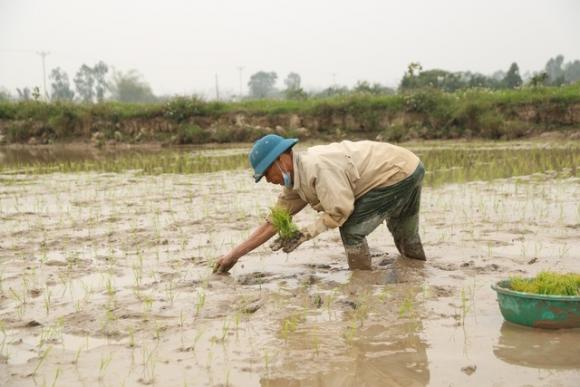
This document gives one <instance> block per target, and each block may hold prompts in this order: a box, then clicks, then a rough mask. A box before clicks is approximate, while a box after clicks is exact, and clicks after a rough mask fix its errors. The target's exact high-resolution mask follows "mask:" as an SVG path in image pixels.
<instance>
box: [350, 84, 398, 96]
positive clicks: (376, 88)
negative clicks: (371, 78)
mask: <svg viewBox="0 0 580 387" xmlns="http://www.w3.org/2000/svg"><path fill="white" fill-rule="evenodd" d="M352 91H353V92H355V93H358V94H372V95H391V94H394V90H393V89H391V88H389V87H386V86H383V85H381V84H380V83H378V82H375V83H373V84H372V85H371V84H370V83H369V82H368V81H358V82H357V83H356V85H355V86H354V88H353V90H352Z"/></svg>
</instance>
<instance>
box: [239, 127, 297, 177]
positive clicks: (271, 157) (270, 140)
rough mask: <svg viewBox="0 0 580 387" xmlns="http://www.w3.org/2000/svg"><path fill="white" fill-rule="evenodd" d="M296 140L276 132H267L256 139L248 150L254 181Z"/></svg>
mask: <svg viewBox="0 0 580 387" xmlns="http://www.w3.org/2000/svg"><path fill="white" fill-rule="evenodd" d="M297 142H298V139H297V138H284V137H281V136H278V135H276V134H268V135H266V136H264V137H262V138H261V139H259V140H258V141H256V142H255V143H254V146H253V147H252V150H251V151H250V164H251V165H252V168H254V179H256V183H257V182H259V181H260V179H261V178H262V176H264V173H265V172H266V170H267V169H268V168H270V165H272V164H273V163H274V161H276V159H277V158H278V157H280V155H281V154H282V153H284V152H286V151H287V150H288V149H290V148H292V147H293V146H294V145H295V144H296V143H297Z"/></svg>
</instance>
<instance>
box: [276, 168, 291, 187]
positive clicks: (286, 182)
mask: <svg viewBox="0 0 580 387" xmlns="http://www.w3.org/2000/svg"><path fill="white" fill-rule="evenodd" d="M276 166H277V167H278V169H279V170H280V172H282V178H283V179H284V187H286V188H292V176H290V173H288V172H285V171H283V170H282V168H280V165H278V162H276Z"/></svg>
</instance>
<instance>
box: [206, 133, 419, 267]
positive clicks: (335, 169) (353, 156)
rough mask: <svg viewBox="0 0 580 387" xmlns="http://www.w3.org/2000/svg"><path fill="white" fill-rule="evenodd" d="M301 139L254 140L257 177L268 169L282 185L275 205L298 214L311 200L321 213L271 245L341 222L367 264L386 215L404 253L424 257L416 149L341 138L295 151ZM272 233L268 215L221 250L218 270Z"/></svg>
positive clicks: (351, 251)
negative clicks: (372, 235) (293, 234)
mask: <svg viewBox="0 0 580 387" xmlns="http://www.w3.org/2000/svg"><path fill="white" fill-rule="evenodd" d="M297 142H298V140H297V139H290V138H283V137H280V136H277V135H275V134H269V135H267V136H264V137H262V138H261V139H259V140H258V141H256V142H255V143H254V146H253V147H252V150H251V152H250V163H251V165H252V168H253V169H254V179H255V180H256V183H257V182H258V181H260V179H261V178H262V177H264V176H265V177H266V181H267V182H268V183H271V184H278V185H281V186H283V187H284V188H283V191H282V192H281V193H280V195H279V197H278V202H277V204H276V205H277V206H281V207H284V208H286V209H287V210H288V211H289V212H290V214H291V215H294V214H296V213H298V212H299V211H300V210H302V209H303V208H304V207H305V206H306V204H310V205H311V206H312V208H314V209H315V210H316V211H318V212H320V213H321V214H320V216H319V217H318V219H316V221H315V222H314V223H312V224H310V225H308V226H306V227H304V228H303V229H301V230H300V232H299V237H297V238H293V239H291V240H289V241H281V240H280V239H278V240H276V241H274V243H273V244H272V245H271V247H272V249H273V250H278V249H280V248H281V249H282V250H283V251H284V252H286V253H289V252H291V251H294V250H295V249H296V248H297V247H298V246H299V245H301V244H302V243H304V242H306V241H308V240H310V239H312V238H314V237H316V236H317V235H318V234H320V233H321V232H323V231H326V230H328V229H332V228H336V227H338V228H339V230H340V236H341V238H342V242H343V244H344V248H345V251H346V256H347V258H348V266H349V268H350V269H351V270H355V269H360V270H370V269H371V257H370V254H369V248H368V245H367V241H366V236H367V235H368V234H370V233H371V232H372V231H373V230H374V229H375V228H377V226H378V225H380V224H381V223H382V222H383V221H384V222H386V224H387V227H388V228H389V231H390V232H391V234H392V235H393V237H394V240H395V246H396V247H397V249H398V250H399V252H400V253H401V255H403V256H405V257H407V258H413V259H419V260H425V253H424V251H423V246H422V244H421V239H420V238H419V233H418V231H419V205H420V199H421V183H422V181H423V175H424V174H425V169H424V168H423V164H422V163H421V161H420V160H419V158H418V157H417V156H415V154H413V153H412V152H411V151H409V150H407V149H404V148H401V147H398V146H396V145H391V144H388V143H382V142H374V141H358V142H352V141H342V142H340V143H332V144H329V145H318V146H313V147H311V148H308V149H307V150H305V151H304V152H294V151H293V150H292V147H293V146H294V145H295V144H296V143H297ZM275 234H276V230H275V229H274V226H273V225H272V224H271V223H270V221H269V220H266V222H265V223H263V224H262V225H260V226H259V227H258V228H257V229H256V230H255V231H254V232H253V233H252V234H251V235H250V236H249V237H248V239H247V240H246V241H244V242H242V243H241V244H239V245H238V246H236V247H234V248H233V249H232V250H231V251H230V252H229V253H227V254H226V255H224V256H222V257H220V258H219V259H218V261H217V263H216V265H215V267H214V272H220V273H225V272H227V271H228V270H230V269H231V268H232V266H234V265H235V264H236V262H237V261H238V259H239V258H240V257H242V256H243V255H245V254H247V253H248V252H250V251H252V250H254V249H255V248H256V247H258V246H261V245H262V244H263V243H265V242H266V241H268V240H269V239H270V238H272V236H274V235H275Z"/></svg>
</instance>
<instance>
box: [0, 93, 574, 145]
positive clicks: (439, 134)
mask: <svg viewBox="0 0 580 387" xmlns="http://www.w3.org/2000/svg"><path fill="white" fill-rule="evenodd" d="M554 130H556V131H559V132H564V134H565V135H571V136H573V137H576V136H578V135H577V134H576V133H578V131H579V130H580V84H576V85H571V86H566V87H559V88H551V87H550V88H537V89H531V88H530V89H522V90H507V91H506V90H501V91H489V90H476V89H474V90H465V91H460V92H456V93H443V92H438V91H432V90H430V91H420V92H415V93H413V94H399V95H392V96H371V95H352V96H348V97H336V98H329V99H308V100H302V101H289V100H255V101H244V102H236V103H224V102H205V101H202V100H200V99H197V98H176V99H173V100H170V101H168V102H166V103H158V104H148V105H131V104H120V103H115V102H107V103H103V104H95V105H82V104H75V103H43V102H18V103H15V102H2V103H0V144H2V143H4V144H6V143H30V144H47V143H54V142H70V141H87V142H88V141H92V142H93V143H94V144H96V145H101V144H106V143H115V142H124V143H140V142H161V143H167V144H202V143H210V142H218V143H228V142H240V141H253V140H255V139H256V138H258V137H260V136H262V135H264V134H267V133H272V132H275V133H279V134H282V135H288V136H297V137H300V138H302V139H305V138H329V139H330V138H332V139H340V138H372V139H375V138H378V139H382V140H388V141H403V140H412V139H449V138H486V139H514V138H521V137H529V136H534V135H538V134H540V133H543V132H547V131H554Z"/></svg>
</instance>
